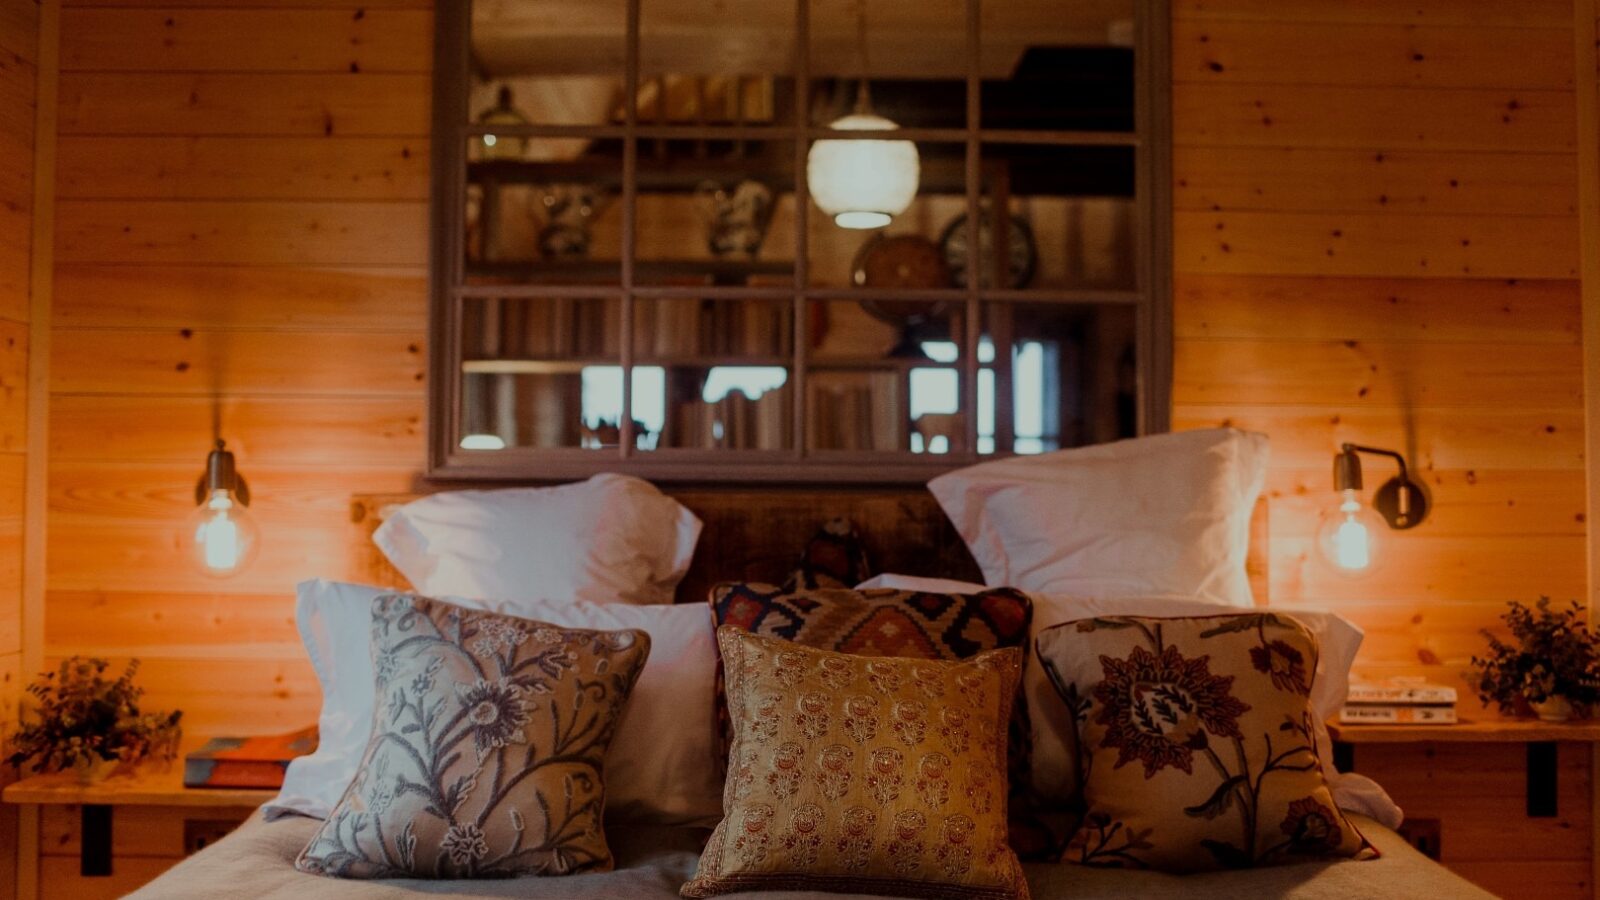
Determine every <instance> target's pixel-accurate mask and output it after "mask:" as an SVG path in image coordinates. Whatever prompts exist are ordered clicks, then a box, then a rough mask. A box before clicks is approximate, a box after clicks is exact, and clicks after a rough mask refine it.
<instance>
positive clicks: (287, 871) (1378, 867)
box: [132, 813, 1492, 900]
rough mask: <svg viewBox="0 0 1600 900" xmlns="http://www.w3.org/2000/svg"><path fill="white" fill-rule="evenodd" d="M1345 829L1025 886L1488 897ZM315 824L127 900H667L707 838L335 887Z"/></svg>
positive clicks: (244, 843) (1093, 893)
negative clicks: (607, 860)
mask: <svg viewBox="0 0 1600 900" xmlns="http://www.w3.org/2000/svg"><path fill="white" fill-rule="evenodd" d="M1354 819H1355V821H1356V823H1357V825H1358V827H1360V828H1361V830H1362V833H1363V834H1365V835H1366V836H1367V837H1368V839H1370V840H1371V841H1372V843H1373V844H1375V845H1376V846H1377V847H1378V849H1379V850H1381V851H1383V858H1382V859H1377V860H1372V861H1370V862H1336V863H1308V864H1304V865H1295V866H1278V867H1275V868H1267V869H1256V870H1252V871H1248V872H1222V873H1217V874H1210V875H1190V876H1184V877H1179V876H1175V875H1162V874H1158V873H1152V872H1126V871H1111V870H1105V869H1088V868H1084V867H1082V866H1073V865H1047V864H1030V865H1028V866H1027V872H1028V881H1029V884H1030V885H1031V886H1032V888H1033V896H1034V898H1035V900H1100V898H1105V900H1112V898H1115V900H1133V898H1141V900H1143V898H1163V897H1184V898H1196V900H1256V898H1279V897H1281V898H1295V900H1335V898H1338V900H1350V898H1362V897H1375V898H1397V900H1398V898H1429V900H1434V898H1464V900H1478V898H1489V897H1492V895H1491V894H1488V893H1486V892H1484V891H1482V890H1480V889H1478V888H1477V887H1474V886H1473V885H1471V884H1470V883H1468V882H1466V881H1464V880H1462V879H1461V878H1459V877H1457V876H1455V875H1453V874H1451V873H1450V872H1449V871H1447V870H1446V869H1445V868H1443V867H1442V866H1440V865H1438V864H1437V863H1434V862H1433V861H1431V860H1429V859H1427V858H1426V857H1424V856H1422V855H1421V854H1419V853H1417V852H1416V851H1415V850H1413V849H1411V847H1410V846H1409V845H1408V844H1406V843H1405V841H1403V840H1401V839H1400V837H1399V836H1398V835H1396V834H1395V833H1394V832H1392V831H1389V830H1388V829H1386V828H1384V827H1383V826H1381V825H1379V824H1377V823H1376V822H1373V821H1371V820H1369V819H1365V818H1362V817H1359V816H1356V817H1354ZM318 824H320V823H319V822H318V821H317V820H315V819H304V818H297V817H290V818H286V819H280V820H278V821H276V822H265V821H263V820H262V819H261V815H260V814H259V813H257V814H256V815H255V816H253V817H251V818H250V820H249V821H248V822H246V823H245V824H244V825H243V826H241V827H240V828H239V830H238V831H235V832H234V833H233V834H231V835H229V836H228V837H227V838H226V839H224V840H222V841H219V842H217V843H216V844H215V845H213V846H212V847H210V848H208V849H206V850H205V851H203V852H201V853H199V854H196V855H195V856H193V857H190V858H189V859H187V860H185V861H184V862H182V863H180V864H179V865H177V866H175V867H174V868H172V869H171V870H170V871H168V872H167V873H166V874H164V875H162V876H161V877H160V878H158V879H156V880H155V881H153V882H151V883H150V884H149V885H146V886H145V887H144V888H143V889H142V890H140V891H138V892H136V893H135V894H133V895H132V896H133V897H134V898H136V900H178V898H194V900H200V898H204V900H247V898H248V900H263V898H278V900H370V898H377V897H399V898H403V897H421V896H426V895H441V894H442V895H446V896H451V897H460V898H468V900H470V898H501V897H526V898H534V900H543V898H562V900H669V898H675V897H677V896H678V887H679V886H680V885H682V884H683V883H684V881H686V880H688V878H689V875H690V873H691V872H692V871H693V870H694V865H695V861H696V859H697V858H698V850H699V846H700V842H701V839H702V837H703V835H704V832H694V831H688V830H683V829H662V828H627V827H622V826H619V827H618V828H616V829H614V830H612V831H611V833H610V835H609V837H610V840H611V847H612V852H613V853H614V854H615V856H616V858H617V869H616V871H613V872H607V873H605V874H599V875H577V876H572V877H568V878H521V879H515V880H511V881H344V880H339V879H333V878H324V877H321V876H317V875H304V874H301V873H300V872H297V871H295V868H294V858H295V856H296V855H297V854H299V852H300V849H301V848H302V847H304V846H305V844H306V842H307V841H308V840H310V838H311V834H312V832H313V831H315V830H316V828H317V826H318ZM739 896H744V897H747V898H754V897H759V898H760V900H839V897H840V896H841V895H839V894H816V893H809V892H806V893H797V892H783V893H781V894H771V893H769V894H760V895H755V894H745V895H739Z"/></svg>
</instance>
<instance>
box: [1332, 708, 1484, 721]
mask: <svg viewBox="0 0 1600 900" xmlns="http://www.w3.org/2000/svg"><path fill="white" fill-rule="evenodd" d="M1456 721H1457V719H1456V708H1455V707H1453V706H1382V705H1377V706H1346V707H1345V708H1343V709H1341V710H1339V723H1340V724H1341V725H1454V724H1455V723H1456Z"/></svg>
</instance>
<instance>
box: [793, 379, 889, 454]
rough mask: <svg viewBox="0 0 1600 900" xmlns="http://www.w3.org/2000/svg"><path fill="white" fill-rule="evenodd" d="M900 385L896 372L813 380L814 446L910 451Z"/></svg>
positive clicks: (809, 420) (809, 423)
mask: <svg viewBox="0 0 1600 900" xmlns="http://www.w3.org/2000/svg"><path fill="white" fill-rule="evenodd" d="M846 379H848V380H846ZM902 385H903V382H902V380H901V378H900V373H898V372H861V373H853V374H852V375H850V376H847V377H834V378H830V379H829V380H828V381H827V382H822V381H821V380H818V381H813V382H812V383H811V392H810V401H811V402H810V405H809V406H808V408H807V427H808V428H809V429H810V433H811V436H812V438H811V439H812V442H813V445H814V446H816V447H817V448H818V449H821V450H906V449H908V448H909V446H910V436H909V431H910V425H909V423H908V422H907V418H908V416H907V414H906V406H905V396H904V395H905V391H904V389H903V387H902Z"/></svg>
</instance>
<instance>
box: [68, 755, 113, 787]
mask: <svg viewBox="0 0 1600 900" xmlns="http://www.w3.org/2000/svg"><path fill="white" fill-rule="evenodd" d="M121 764H122V760H120V759H97V760H94V761H93V762H90V761H88V760H82V759H80V760H78V761H77V762H75V763H73V764H72V771H73V773H74V774H76V775H77V776H78V783H79V784H82V785H90V784H99V783H100V782H102V781H104V780H105V779H106V776H107V775H110V774H111V773H112V772H114V771H116V768H117V766H119V765H121Z"/></svg>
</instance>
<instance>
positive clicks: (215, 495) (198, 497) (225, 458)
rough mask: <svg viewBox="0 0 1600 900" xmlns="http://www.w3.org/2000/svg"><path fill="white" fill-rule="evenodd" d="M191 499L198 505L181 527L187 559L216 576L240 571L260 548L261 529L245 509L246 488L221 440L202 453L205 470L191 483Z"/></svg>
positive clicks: (246, 501) (248, 497)
mask: <svg viewBox="0 0 1600 900" xmlns="http://www.w3.org/2000/svg"><path fill="white" fill-rule="evenodd" d="M195 502H196V503H197V504H198V506H196V508H195V511H194V512H192V513H190V514H189V518H188V521H187V523H186V527H185V529H184V535H185V538H186V540H187V542H188V544H189V551H190V553H189V555H190V559H192V560H193V561H194V563H195V565H197V566H198V567H199V568H200V571H202V572H204V573H205V574H207V575H213V576H216V577H218V578H226V577H228V576H230V575H234V574H237V573H238V572H241V571H243V570H244V568H245V567H246V566H248V565H250V562H251V561H252V560H254V559H255V557H256V551H257V550H259V549H260V546H261V529H259V528H258V527H256V521H255V518H254V517H253V516H251V515H250V512H249V510H248V509H246V507H248V506H249V505H250V488H249V486H248V485H246V484H245V481H244V479H243V478H242V477H240V475H239V473H238V471H237V470H236V469H235V468H234V461H233V454H232V453H231V452H229V451H228V449H227V445H226V444H225V443H224V442H223V441H221V440H218V441H217V446H216V449H214V450H212V451H211V453H210V454H209V455H208V456H207V457H206V473H205V475H203V476H201V478H200V483H199V484H197V485H195Z"/></svg>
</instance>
